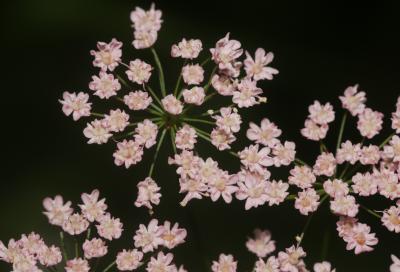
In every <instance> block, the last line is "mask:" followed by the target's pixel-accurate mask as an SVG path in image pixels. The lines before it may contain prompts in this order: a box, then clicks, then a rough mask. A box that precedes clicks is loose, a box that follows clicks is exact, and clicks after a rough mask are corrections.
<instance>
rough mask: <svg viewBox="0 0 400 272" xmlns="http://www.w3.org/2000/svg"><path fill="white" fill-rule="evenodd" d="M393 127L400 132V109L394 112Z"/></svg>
mask: <svg viewBox="0 0 400 272" xmlns="http://www.w3.org/2000/svg"><path fill="white" fill-rule="evenodd" d="M392 128H393V129H394V130H395V131H396V133H400V111H398V112H394V113H392Z"/></svg>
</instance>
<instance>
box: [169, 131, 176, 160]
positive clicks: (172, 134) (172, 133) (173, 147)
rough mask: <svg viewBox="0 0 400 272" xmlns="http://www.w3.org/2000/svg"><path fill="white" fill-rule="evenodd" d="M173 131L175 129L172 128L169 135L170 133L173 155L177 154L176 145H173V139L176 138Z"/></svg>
mask: <svg viewBox="0 0 400 272" xmlns="http://www.w3.org/2000/svg"><path fill="white" fill-rule="evenodd" d="M175 130H176V127H175V126H174V127H172V128H171V130H170V133H171V144H172V149H173V150H174V153H175V154H176V153H177V152H176V145H175V137H176V134H175Z"/></svg>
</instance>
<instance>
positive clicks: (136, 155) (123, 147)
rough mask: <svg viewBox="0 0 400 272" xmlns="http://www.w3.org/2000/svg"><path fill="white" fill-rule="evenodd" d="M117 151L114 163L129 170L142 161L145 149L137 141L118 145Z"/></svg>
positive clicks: (124, 141)
mask: <svg viewBox="0 0 400 272" xmlns="http://www.w3.org/2000/svg"><path fill="white" fill-rule="evenodd" d="M117 148H118V149H117V150H116V151H115V152H114V154H113V156H114V162H115V164H116V165H118V166H119V165H125V168H129V167H130V166H131V165H135V164H137V163H138V162H140V161H141V160H142V156H143V147H142V146H141V145H140V144H139V143H138V142H136V141H132V140H129V141H127V140H123V141H122V142H119V143H117Z"/></svg>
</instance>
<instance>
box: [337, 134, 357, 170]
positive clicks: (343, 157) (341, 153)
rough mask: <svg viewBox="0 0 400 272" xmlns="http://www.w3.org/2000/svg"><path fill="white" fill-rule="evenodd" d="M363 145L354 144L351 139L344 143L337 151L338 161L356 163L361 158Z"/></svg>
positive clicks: (340, 162) (339, 162)
mask: <svg viewBox="0 0 400 272" xmlns="http://www.w3.org/2000/svg"><path fill="white" fill-rule="evenodd" d="M360 153H361V145H360V144H355V145H353V144H352V143H351V142H350V141H349V140H347V141H346V142H344V143H342V144H341V146H340V148H339V149H338V150H337V152H336V161H337V163H338V164H342V163H344V162H349V163H350V164H355V163H356V162H357V161H358V160H359V159H360Z"/></svg>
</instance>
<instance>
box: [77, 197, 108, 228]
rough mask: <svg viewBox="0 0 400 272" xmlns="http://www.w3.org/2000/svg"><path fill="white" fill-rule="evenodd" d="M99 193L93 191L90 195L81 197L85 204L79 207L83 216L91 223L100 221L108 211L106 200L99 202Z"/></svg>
mask: <svg viewBox="0 0 400 272" xmlns="http://www.w3.org/2000/svg"><path fill="white" fill-rule="evenodd" d="M99 194H100V193H99V191H98V190H93V191H92V192H91V193H90V194H86V193H83V194H82V195H81V198H82V201H83V204H81V205H79V207H80V208H81V210H82V215H83V216H84V217H85V218H86V219H87V220H89V221H90V222H93V221H95V220H96V221H97V220H99V219H100V218H101V217H102V216H103V215H104V213H105V211H106V210H107V205H106V204H105V201H106V199H105V198H103V199H101V200H99Z"/></svg>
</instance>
